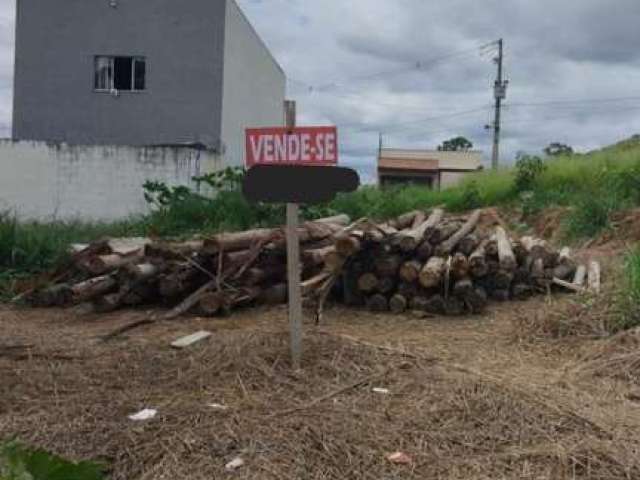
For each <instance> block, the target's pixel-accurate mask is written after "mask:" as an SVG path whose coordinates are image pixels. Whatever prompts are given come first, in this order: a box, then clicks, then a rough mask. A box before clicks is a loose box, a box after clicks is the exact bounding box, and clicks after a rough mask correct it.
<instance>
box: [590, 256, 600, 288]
mask: <svg viewBox="0 0 640 480" xmlns="http://www.w3.org/2000/svg"><path fill="white" fill-rule="evenodd" d="M600 270H601V269H600V263H599V262H590V263H589V281H588V285H589V292H590V293H593V294H595V295H600V290H601V287H600Z"/></svg>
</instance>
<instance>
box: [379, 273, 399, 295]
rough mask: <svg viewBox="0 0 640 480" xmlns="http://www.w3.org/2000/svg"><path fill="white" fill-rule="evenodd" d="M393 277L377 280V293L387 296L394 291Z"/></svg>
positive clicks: (394, 282)
mask: <svg viewBox="0 0 640 480" xmlns="http://www.w3.org/2000/svg"><path fill="white" fill-rule="evenodd" d="M396 283H397V282H396V279H395V277H382V278H381V279H379V280H378V288H377V291H378V292H379V293H382V294H383V295H389V294H391V293H393V291H394V290H395V289H396Z"/></svg>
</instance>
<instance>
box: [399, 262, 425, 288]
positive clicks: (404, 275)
mask: <svg viewBox="0 0 640 480" xmlns="http://www.w3.org/2000/svg"><path fill="white" fill-rule="evenodd" d="M420 270H422V264H421V263H420V262H418V261H417V260H411V261H410V262H405V263H403V264H402V267H400V273H399V276H400V279H401V280H402V281H403V282H407V283H413V282H416V281H418V278H419V277H420Z"/></svg>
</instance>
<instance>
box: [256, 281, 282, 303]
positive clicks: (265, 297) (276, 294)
mask: <svg viewBox="0 0 640 480" xmlns="http://www.w3.org/2000/svg"><path fill="white" fill-rule="evenodd" d="M287 296H288V288H287V284H286V283H278V284H277V285H273V286H271V287H269V288H267V289H265V290H263V291H262V293H261V294H260V297H258V301H259V302H260V303H263V304H265V305H282V304H284V303H287Z"/></svg>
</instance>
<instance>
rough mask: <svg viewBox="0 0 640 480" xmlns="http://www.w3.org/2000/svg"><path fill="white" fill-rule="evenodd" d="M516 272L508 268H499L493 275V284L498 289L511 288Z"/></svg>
mask: <svg viewBox="0 0 640 480" xmlns="http://www.w3.org/2000/svg"><path fill="white" fill-rule="evenodd" d="M513 277H514V272H512V271H507V270H502V269H500V270H498V272H497V273H495V274H494V275H493V284H494V287H495V288H496V289H497V290H510V289H511V284H512V283H513Z"/></svg>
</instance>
